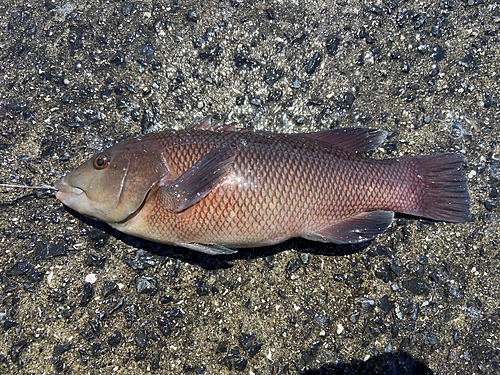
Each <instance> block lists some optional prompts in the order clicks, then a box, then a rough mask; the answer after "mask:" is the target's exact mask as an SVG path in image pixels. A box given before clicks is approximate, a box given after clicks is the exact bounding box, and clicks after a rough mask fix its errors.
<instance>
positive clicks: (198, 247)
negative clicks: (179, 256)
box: [173, 242, 238, 255]
mask: <svg viewBox="0 0 500 375" xmlns="http://www.w3.org/2000/svg"><path fill="white" fill-rule="evenodd" d="M173 244H174V245H175V246H180V247H185V248H186V249H190V250H194V251H199V252H201V253H205V254H209V255H229V254H236V253H237V252H238V251H237V250H233V249H229V248H227V247H225V246H221V245H216V244H199V243H184V242H174V243H173Z"/></svg>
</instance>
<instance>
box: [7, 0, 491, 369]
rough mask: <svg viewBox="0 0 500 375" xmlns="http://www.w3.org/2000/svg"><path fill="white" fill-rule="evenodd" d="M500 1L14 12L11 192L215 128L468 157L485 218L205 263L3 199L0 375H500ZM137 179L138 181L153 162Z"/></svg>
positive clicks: (49, 6) (401, 221)
mask: <svg viewBox="0 0 500 375" xmlns="http://www.w3.org/2000/svg"><path fill="white" fill-rule="evenodd" d="M499 21H500V3H497V2H493V1H491V2H487V1H483V0H468V1H462V0H442V1H438V0H434V1H432V0H425V1H401V0H390V1H386V0H384V1H382V2H369V1H367V2H360V1H345V2H344V1H338V2H335V1H331V2H328V1H267V2H257V1H248V2H247V1H245V2H243V1H206V2H199V1H185V2H184V1H171V2H170V1H168V2H161V1H158V2H156V1H144V2H130V1H128V0H126V1H116V2H113V1H111V2H109V1H108V2H104V1H102V2H100V1H67V2H58V1H57V2H56V1H32V0H27V1H18V0H9V1H5V2H2V3H1V4H0V116H1V134H0V150H1V154H0V161H1V167H0V180H1V182H3V183H14V184H29V185H38V184H52V183H53V182H54V181H55V180H56V179H57V178H58V177H60V176H62V175H64V174H65V173H68V172H69V171H71V170H73V169H74V168H75V167H76V166H78V165H79V164H80V163H81V162H82V161H83V160H84V159H86V158H88V157H90V156H91V155H92V154H93V153H94V152H97V151H99V150H102V149H103V148H104V147H107V146H109V145H111V144H113V143H115V142H116V141H119V140H121V139H123V138H127V137H130V136H133V135H138V134H141V133H144V132H149V131H153V130H160V129H165V128H169V127H173V128H182V127H183V126H185V125H187V124H188V123H190V122H191V121H192V120H193V119H194V118H201V117H204V116H206V115H215V116H219V117H227V118H228V120H230V121H239V122H240V123H241V126H244V127H247V126H253V127H254V128H255V129H265V130H273V131H280V132H301V131H314V130H320V129H328V128H331V127H346V126H363V127H375V128H382V129H386V130H388V131H389V132H390V133H389V135H390V138H389V139H388V140H387V141H386V142H385V143H383V144H382V146H381V148H380V149H379V150H377V151H376V152H375V153H373V155H372V156H373V157H375V158H384V157H396V156H402V155H424V154H428V153H434V152H441V151H458V152H462V153H464V154H465V155H466V157H467V164H466V167H465V169H466V174H467V175H468V177H469V186H470V193H471V201H472V207H471V211H472V214H473V220H472V221H471V222H469V223H465V224H447V223H436V222H430V221H425V220H421V219H418V218H414V217H404V216H396V219H395V221H394V224H393V225H392V227H390V229H389V230H388V231H387V232H386V233H385V234H383V235H381V236H379V237H378V238H376V239H375V240H374V241H372V242H370V243H364V244H362V245H359V246H334V245H324V244H317V243H314V242H310V241H305V240H291V241H288V242H286V243H284V244H281V245H279V246H275V247H271V248H263V249H249V250H241V251H239V253H238V254H236V255H235V256H222V257H210V256H206V255H203V254H199V253H194V252H190V251H187V250H184V249H180V248H172V247H169V246H160V245H157V244H154V243H149V242H146V241H142V240H140V239H137V238H133V237H130V236H125V235H123V234H121V233H119V232H116V231H113V230H112V229H110V228H109V227H108V226H106V225H104V224H102V223H98V222H95V221H92V220H89V219H86V218H84V217H82V216H81V215H78V214H77V213H75V212H72V211H70V210H68V209H65V208H64V207H63V206H62V205H61V204H60V203H59V202H58V201H57V200H56V199H55V198H54V195H53V193H51V192H50V191H47V190H44V189H38V190H11V189H6V188H1V189H0V323H1V325H2V328H0V331H1V334H2V337H1V341H0V372H1V373H2V374H18V373H22V374H55V373H64V374H111V373H117V374H141V373H145V372H147V371H152V372H155V373H163V374H165V373H181V372H182V373H187V374H190V373H192V374H237V373H243V374H337V373H338V374H341V373H347V374H363V373H368V372H370V373H376V374H384V373H391V374H393V373H404V374H425V373H437V374H495V373H499V372H500V356H499V352H500V342H499V327H498V325H499V313H500V308H499V298H500V295H499V294H500V290H499V283H500V275H499V271H498V270H499V265H500V252H499V247H498V244H499V241H500V238H499V223H500V211H499V208H498V197H497V195H498V193H497V192H498V190H499V189H500V185H499V182H498V181H499V179H500V160H499V158H500V142H499V136H500V130H499V118H500V94H499V91H498V83H499V78H498V71H499V68H500V43H499V37H500V35H499V29H500V23H499ZM137 162H140V161H139V160H138V161H137Z"/></svg>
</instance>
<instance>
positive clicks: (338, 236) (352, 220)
mask: <svg viewBox="0 0 500 375" xmlns="http://www.w3.org/2000/svg"><path fill="white" fill-rule="evenodd" d="M393 218H394V212H392V211H372V212H362V213H360V214H357V215H354V216H351V217H349V218H347V219H345V220H343V221H341V222H338V223H336V224H334V225H331V226H327V227H325V228H322V229H320V230H318V231H315V232H310V233H307V234H305V235H302V236H301V237H303V238H305V239H308V240H313V241H320V242H332V243H337V244H353V243H358V242H363V241H368V240H371V239H373V238H375V237H377V236H378V235H379V234H381V233H384V232H385V231H386V230H387V228H388V227H389V226H390V225H391V223H392V219H393Z"/></svg>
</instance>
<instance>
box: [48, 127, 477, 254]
mask: <svg viewBox="0 0 500 375" xmlns="http://www.w3.org/2000/svg"><path fill="white" fill-rule="evenodd" d="M234 126H235V124H234V123H232V124H228V125H224V124H222V123H221V122H220V121H216V122H212V121H211V119H210V118H208V119H204V120H203V121H201V122H199V123H195V124H192V125H191V126H189V127H188V128H187V129H185V130H182V131H174V130H166V131H163V132H160V133H151V134H148V135H143V136H139V137H136V138H131V139H128V140H125V141H122V142H120V143H118V144H116V145H114V146H112V147H110V148H108V149H107V150H104V151H103V152H100V153H98V154H97V155H95V156H94V157H93V158H91V159H90V160H88V161H87V162H85V163H84V164H82V165H81V166H80V167H78V168H77V169H76V170H74V171H73V172H71V173H70V174H68V175H66V176H65V177H63V178H62V179H60V180H59V181H57V182H56V183H55V185H54V186H55V187H56V188H57V189H58V190H59V191H58V192H57V194H56V197H57V198H58V199H59V200H60V201H61V202H62V203H64V204H65V205H66V206H68V207H70V208H72V209H74V210H75V211H77V212H79V213H81V214H83V215H85V216H88V217H91V218H93V219H96V220H100V221H104V222H106V223H108V224H109V225H110V226H111V227H113V228H116V229H118V230H120V231H122V232H124V233H128V234H131V235H134V236H137V237H141V238H145V239H147V240H151V241H155V242H159V243H165V244H172V245H177V246H183V247H185V248H189V249H193V250H197V251H202V252H205V253H208V254H230V253H233V252H235V250H233V249H235V248H249V247H257V246H268V245H273V244H276V243H279V242H282V241H285V240H286V239H289V238H291V237H303V238H306V239H310V240H315V241H321V242H333V243H338V244H346V243H347V244H351V243H357V242H361V241H366V240H370V239H373V238H375V237H376V236H377V235H379V234H381V233H383V232H384V231H385V230H386V229H387V228H388V227H389V226H390V225H391V223H392V220H393V216H394V212H400V213H405V214H410V215H414V216H422V217H426V218H430V219H434V220H441V221H449V222H457V223H458V222H464V221H467V220H469V216H470V213H469V206H470V198H469V192H468V187H467V179H466V177H465V175H464V171H463V169H462V164H463V163H464V161H465V158H464V156H463V155H462V154H458V153H442V154H435V155H428V156H420V157H402V158H394V159H386V160H375V159H370V158H366V157H363V156H361V155H360V154H361V153H363V152H366V151H370V150H374V149H376V148H377V147H378V146H379V145H380V144H381V143H382V142H383V140H384V139H385V137H386V134H387V132H385V131H383V130H378V129H364V128H345V129H335V130H326V131H320V132H316V133H305V134H280V133H271V132H257V131H256V132H253V131H248V130H238V129H235V128H234Z"/></svg>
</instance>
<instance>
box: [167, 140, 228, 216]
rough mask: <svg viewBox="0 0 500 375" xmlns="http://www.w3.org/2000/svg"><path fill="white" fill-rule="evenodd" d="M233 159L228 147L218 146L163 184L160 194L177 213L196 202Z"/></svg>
mask: <svg viewBox="0 0 500 375" xmlns="http://www.w3.org/2000/svg"><path fill="white" fill-rule="evenodd" d="M233 161H234V151H233V150H232V149H231V148H230V147H219V148H218V149H215V150H213V151H211V152H209V153H208V154H206V155H205V156H203V157H202V158H201V159H200V160H198V161H197V162H196V163H195V164H194V165H193V166H192V167H191V168H189V169H188V170H187V171H186V172H184V173H183V174H182V175H180V176H179V178H177V179H176V180H175V181H174V182H173V183H172V184H170V185H167V186H163V187H162V188H161V189H160V191H159V194H162V195H163V197H164V198H166V199H165V202H166V204H167V207H169V208H170V210H171V211H172V212H175V213H179V212H182V211H184V210H185V209H187V208H189V207H191V206H192V205H194V204H196V203H198V202H199V201H201V200H202V199H203V198H205V197H206V196H207V195H208V193H210V192H211V191H212V190H213V189H214V188H215V187H216V186H217V185H218V184H219V182H221V181H222V180H223V179H224V177H226V175H227V173H228V172H229V169H230V168H231V165H232V163H233Z"/></svg>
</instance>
